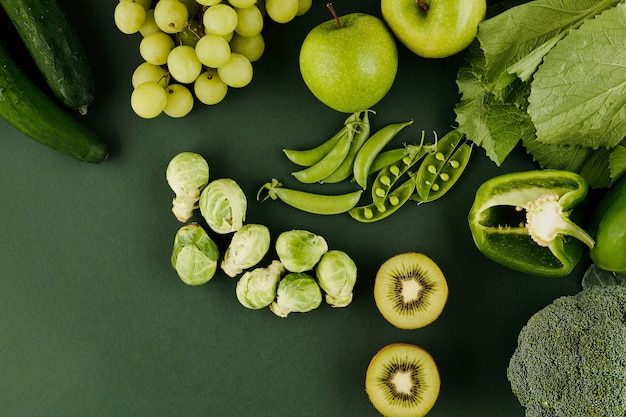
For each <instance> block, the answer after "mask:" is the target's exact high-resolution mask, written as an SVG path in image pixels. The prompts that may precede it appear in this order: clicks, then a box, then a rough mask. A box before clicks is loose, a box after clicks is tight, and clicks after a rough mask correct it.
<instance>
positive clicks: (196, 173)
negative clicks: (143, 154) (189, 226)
mask: <svg viewBox="0 0 626 417" xmlns="http://www.w3.org/2000/svg"><path fill="white" fill-rule="evenodd" d="M165 177H166V179H167V183H168V184H169V186H170V188H171V189H172V191H174V192H175V193H176V197H175V198H174V199H173V200H172V212H173V213H174V215H175V216H176V218H177V219H178V220H179V221H181V222H186V221H187V220H189V219H190V218H191V216H192V214H193V210H194V209H196V208H198V200H199V199H200V192H201V191H202V189H203V188H204V187H206V185H207V184H208V183H209V165H208V164H207V162H206V160H205V159H204V158H203V157H202V156H201V155H199V154H197V153H194V152H182V153H179V154H178V155H176V156H175V157H174V158H172V160H171V161H170V162H169V164H168V165H167V169H166V171H165Z"/></svg>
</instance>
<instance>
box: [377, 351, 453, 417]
mask: <svg viewBox="0 0 626 417" xmlns="http://www.w3.org/2000/svg"><path fill="white" fill-rule="evenodd" d="M440 386H441V379H440V376H439V370H438V368H437V364H436V363H435V360H434V359H433V357H432V356H431V355H430V353H428V352H427V351H426V350H425V349H423V348H421V347H419V346H416V345H411V344H408V343H394V344H390V345H387V346H385V347H383V348H382V349H380V350H379V351H378V353H376V355H374V357H373V358H372V360H371V361H370V363H369V366H368V367H367V371H366V376H365V391H366V392H367V395H368V397H369V400H370V402H371V403H372V405H373V406H374V408H376V410H378V412H379V413H381V414H382V415H384V416H386V417H423V416H425V415H426V414H427V413H428V412H429V411H430V410H431V409H432V408H433V406H434V405H435V402H436V401H437V398H438V397H439V390H440Z"/></svg>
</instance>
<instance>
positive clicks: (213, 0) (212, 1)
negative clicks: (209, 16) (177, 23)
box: [196, 0, 222, 6]
mask: <svg viewBox="0 0 626 417" xmlns="http://www.w3.org/2000/svg"><path fill="white" fill-rule="evenodd" d="M221 2H222V0H196V3H198V4H201V5H203V6H215V5H216V4H220V3H221Z"/></svg>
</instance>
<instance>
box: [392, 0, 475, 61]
mask: <svg viewBox="0 0 626 417" xmlns="http://www.w3.org/2000/svg"><path fill="white" fill-rule="evenodd" d="M381 11H382V15H383V19H384V20H385V22H386V23H387V24H388V25H389V28H390V29H391V31H392V32H393V33H394V35H396V37H397V38H398V40H399V41H400V42H401V43H402V44H404V45H405V46H406V47H407V48H408V49H410V50H411V51H412V52H413V53H415V54H417V55H419V56H421V57H424V58H445V57H448V56H451V55H454V54H456V53H459V52H461V51H463V50H464V49H465V48H467V47H468V46H469V45H470V44H471V43H472V41H473V40H474V38H475V37H476V33H477V31H478V24H479V23H480V22H481V21H482V20H483V19H484V18H485V13H486V11H487V2H486V0H381Z"/></svg>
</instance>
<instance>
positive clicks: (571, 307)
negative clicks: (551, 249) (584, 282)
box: [507, 285, 626, 417]
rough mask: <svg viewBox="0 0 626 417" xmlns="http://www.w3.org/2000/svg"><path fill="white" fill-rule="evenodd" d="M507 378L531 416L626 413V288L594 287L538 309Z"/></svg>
mask: <svg viewBox="0 0 626 417" xmlns="http://www.w3.org/2000/svg"><path fill="white" fill-rule="evenodd" d="M507 377H508V379H509V382H510V383H511V389H512V391H513V393H514V394H515V396H516V397H517V398H518V400H519V401H520V403H521V404H522V405H523V406H524V407H525V408H526V416H527V417H583V416H585V417H625V416H626V288H625V287H621V286H618V285H611V286H591V287H588V288H585V289H583V290H582V291H581V292H579V293H578V294H575V295H569V296H563V297H560V298H558V299H556V300H554V302H552V303H551V304H549V305H548V306H546V307H544V308H543V309H541V310H540V311H538V312H537V313H535V314H534V315H533V316H532V317H531V318H530V319H529V321H528V323H527V324H526V325H525V326H524V327H523V328H522V330H521V331H520V334H519V337H518V344H517V348H516V350H515V352H514V353H513V355H512V357H511V360H510V362H509V367H508V370H507Z"/></svg>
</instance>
